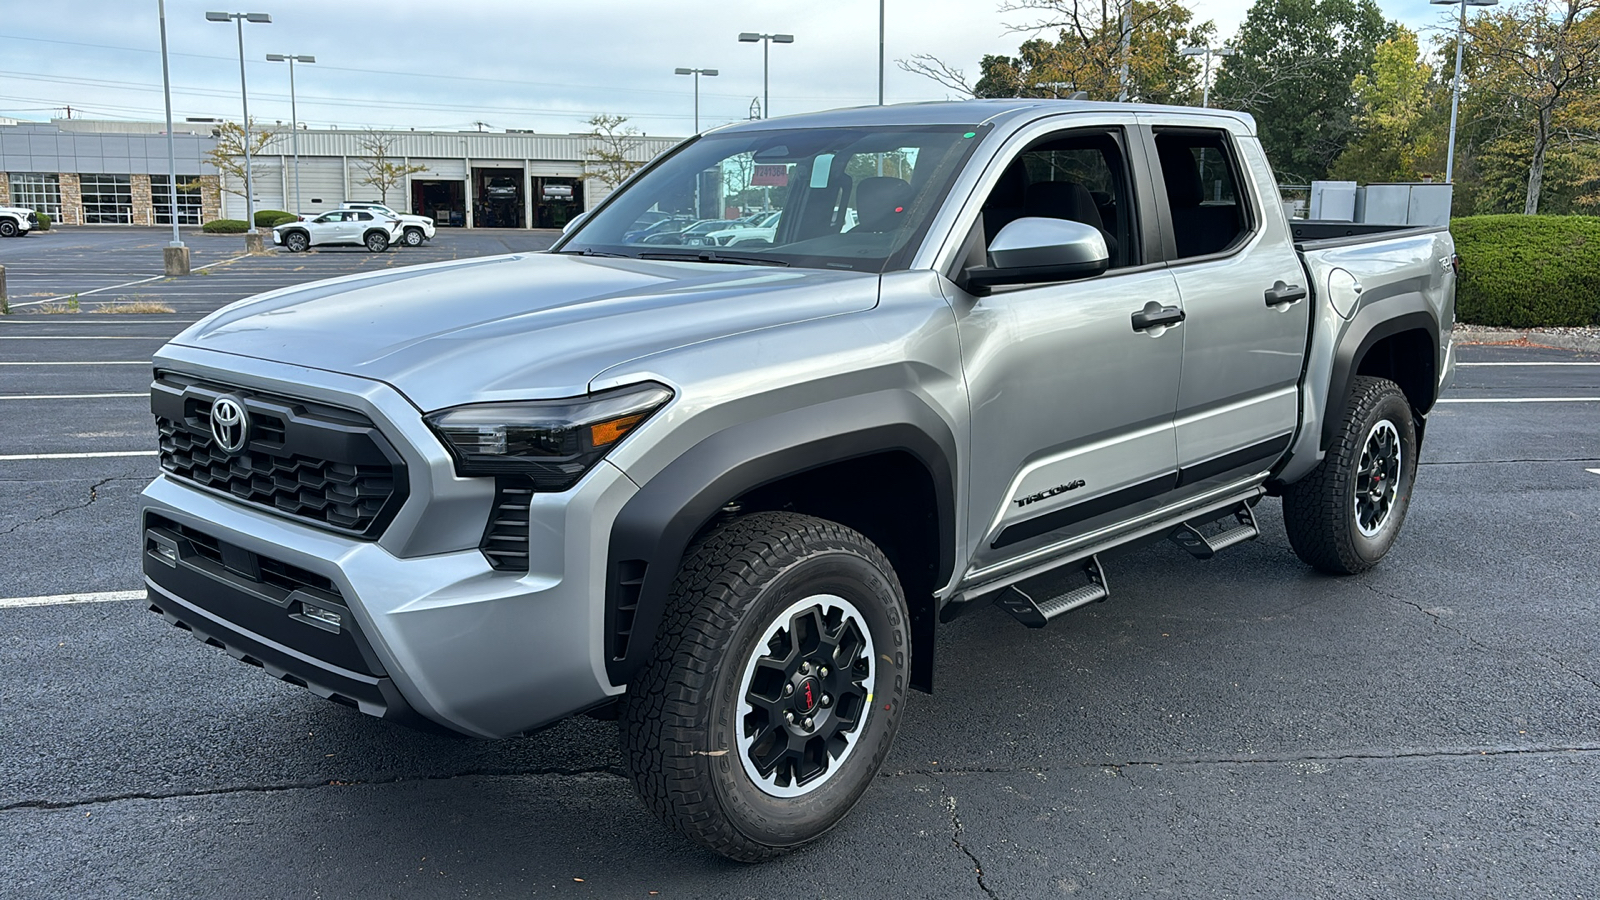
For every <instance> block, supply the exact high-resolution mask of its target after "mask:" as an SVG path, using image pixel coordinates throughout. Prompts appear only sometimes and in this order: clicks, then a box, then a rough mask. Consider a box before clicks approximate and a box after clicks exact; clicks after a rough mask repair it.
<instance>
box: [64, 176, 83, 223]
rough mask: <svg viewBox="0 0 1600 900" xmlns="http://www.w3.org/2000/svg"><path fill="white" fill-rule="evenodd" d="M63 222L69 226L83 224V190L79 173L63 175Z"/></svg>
mask: <svg viewBox="0 0 1600 900" xmlns="http://www.w3.org/2000/svg"><path fill="white" fill-rule="evenodd" d="M61 221H63V222H65V223H66V224H68V225H82V224H83V189H82V188H81V187H80V186H79V184H78V173H77V172H62V173H61Z"/></svg>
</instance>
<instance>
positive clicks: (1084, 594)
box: [994, 556, 1111, 628]
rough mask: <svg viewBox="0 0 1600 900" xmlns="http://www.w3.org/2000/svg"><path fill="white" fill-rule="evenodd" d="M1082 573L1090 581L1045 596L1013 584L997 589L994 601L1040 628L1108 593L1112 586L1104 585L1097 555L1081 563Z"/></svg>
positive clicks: (1106, 595) (1023, 620)
mask: <svg viewBox="0 0 1600 900" xmlns="http://www.w3.org/2000/svg"><path fill="white" fill-rule="evenodd" d="M1083 573H1084V574H1085V575H1087V576H1089V583H1088V584H1086V585H1084V586H1083V587H1081V588H1077V589H1075V590H1070V591H1067V592H1066V593H1064V594H1060V595H1058V596H1055V597H1050V598H1048V599H1044V600H1035V599H1034V598H1033V597H1032V596H1030V595H1029V594H1028V593H1027V592H1026V591H1024V590H1023V589H1022V588H1020V587H1018V586H1017V585H1012V586H1010V587H1008V588H1006V589H1005V590H1003V591H1001V592H1000V595H999V596H998V597H996V598H995V601H994V602H995V605H996V606H999V607H1000V608H1001V609H1003V610H1005V611H1006V612H1008V613H1010V614H1011V617H1012V618H1014V619H1016V620H1017V621H1018V622H1021V623H1022V624H1024V625H1026V626H1028V627H1029V628H1043V627H1044V626H1045V623H1047V622H1049V621H1050V620H1051V619H1054V618H1055V617H1056V616H1059V615H1061V614H1062V613H1066V612H1071V611H1072V610H1074V609H1077V608H1078V607H1080V606H1085V605H1087V604H1090V603H1096V602H1098V601H1101V600H1104V599H1106V598H1107V597H1109V596H1111V589H1110V588H1108V587H1107V586H1106V576H1105V573H1104V572H1103V571H1102V570H1101V568H1100V557H1099V556H1091V557H1089V561H1088V563H1086V564H1085V565H1084V567H1083Z"/></svg>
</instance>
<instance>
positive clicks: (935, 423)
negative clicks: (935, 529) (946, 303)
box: [605, 390, 957, 686]
mask: <svg viewBox="0 0 1600 900" xmlns="http://www.w3.org/2000/svg"><path fill="white" fill-rule="evenodd" d="M885 451H904V452H906V453H909V454H910V455H911V456H912V457H914V458H915V459H917V460H918V461H919V462H920V463H921V464H922V465H923V466H924V467H926V469H927V470H928V474H929V475H930V476H931V477H932V481H933V486H934V495H935V503H936V504H937V508H938V517H939V562H938V570H937V571H938V575H937V578H936V583H937V584H943V583H944V582H945V581H947V580H948V579H949V577H950V573H951V570H952V569H953V568H954V565H955V519H956V498H955V468H954V466H955V460H956V458H957V457H956V441H955V436H954V435H953V434H952V433H951V431H950V428H949V426H948V425H947V424H946V423H945V421H944V419H943V418H941V417H940V416H939V415H938V414H937V413H936V412H934V411H933V409H932V408H931V407H929V406H928V405H927V403H925V402H924V401H923V400H921V399H920V398H918V397H916V396H915V395H914V394H912V393H910V392H909V391H904V390H886V391H879V392H875V393H870V394H863V395H860V396H855V397H843V398H839V399H835V400H829V401H825V402H822V403H818V404H815V405H811V406H805V407H800V408H797V409H791V410H788V411H786V412H781V413H777V414H775V415H772V416H768V417H764V418H761V419H756V420H752V421H749V422H744V423H741V424H739V425H735V426H732V427H730V428H727V429H725V430H723V431H719V432H717V433H715V434H712V435H710V436H709V437H707V438H705V439H704V440H702V441H700V442H699V443H697V444H695V445H694V446H693V447H691V448H690V449H689V450H688V451H687V452H685V453H684V454H682V455H681V456H679V457H678V458H677V459H675V460H673V461H672V462H671V463H669V464H668V465H667V466H666V467H665V468H664V469H662V470H661V471H660V472H659V473H658V474H657V475H656V476H655V477H653V478H651V479H650V480H649V481H647V482H645V483H644V485H643V486H641V487H640V489H639V492H638V493H637V494H635V495H634V496H633V497H632V498H631V499H630V500H629V501H628V502H627V503H626V504H624V505H623V508H622V510H621V512H619V513H618V515H617V518H616V519H615V521H614V522H613V523H612V526H611V540H610V546H609V550H608V557H607V562H606V590H605V600H606V610H605V612H606V614H605V623H606V631H605V657H606V672H607V675H608V676H609V677H610V679H611V682H612V683H613V684H625V683H627V681H628V680H629V679H630V678H631V677H632V676H633V675H634V673H636V672H637V671H638V670H639V669H640V668H641V667H642V666H643V665H645V663H647V662H649V660H650V655H651V653H652V652H653V645H654V643H655V635H656V630H657V629H658V628H659V627H660V624H661V619H662V616H663V614H664V613H665V611H666V606H667V599H668V594H669V592H670V590H671V587H672V582H673V579H674V578H675V576H676V575H677V569H678V564H679V561H680V560H681V559H682V558H683V554H684V551H686V550H687V549H688V547H689V544H690V542H691V541H692V540H693V539H694V538H695V536H696V535H697V534H698V533H699V532H700V531H701V529H703V528H704V527H705V526H706V524H707V523H709V522H711V521H712V519H713V518H715V517H716V516H717V514H718V513H719V511H720V510H721V509H722V507H723V506H724V505H725V504H727V503H728V501H730V500H733V499H734V498H737V497H739V496H741V495H742V494H745V493H748V492H749V491H751V490H753V489H755V488H758V487H761V486H762V485H765V484H771V483H773V482H775V481H778V480H780V479H782V478H786V477H788V476H790V475H795V474H799V473H801V472H805V471H807V470H810V469H815V468H819V467H821V466H825V465H829V464H831V463H836V462H843V461H845V460H849V459H855V458H858V457H863V456H868V455H871V454H875V453H881V452H885ZM907 599H908V600H909V601H911V604H910V605H911V606H912V607H913V609H912V623H911V624H912V638H913V651H914V652H913V654H912V674H913V679H912V680H913V682H922V683H923V684H924V685H930V686H931V683H932V664H933V663H932V645H933V641H932V636H933V627H934V619H935V618H936V611H935V610H934V609H933V606H934V604H933V602H932V597H931V596H930V597H929V598H927V600H928V602H927V604H926V609H925V610H923V611H922V612H921V614H919V604H918V603H917V600H918V598H907ZM629 607H632V617H631V622H628V621H624V617H625V611H626V610H627V609H628V608H629ZM924 620H925V621H924ZM624 631H625V634H624ZM919 647H920V648H926V649H925V650H924V652H920V653H918V652H915V651H916V650H917V649H918V648H919ZM919 675H925V676H926V678H925V679H923V678H919V677H918V676H919Z"/></svg>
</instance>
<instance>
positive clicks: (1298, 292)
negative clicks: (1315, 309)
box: [1267, 281, 1306, 306]
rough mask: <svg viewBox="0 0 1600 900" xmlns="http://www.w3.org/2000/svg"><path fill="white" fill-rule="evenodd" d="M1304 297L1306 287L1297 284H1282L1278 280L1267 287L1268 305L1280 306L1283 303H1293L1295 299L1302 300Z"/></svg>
mask: <svg viewBox="0 0 1600 900" xmlns="http://www.w3.org/2000/svg"><path fill="white" fill-rule="evenodd" d="M1305 298H1306V289H1305V288H1303V287H1301V286H1300V285H1298V284H1284V283H1283V282H1281V281H1279V282H1276V283H1275V284H1273V285H1272V287H1269V288H1267V305H1268V306H1282V305H1283V304H1285V303H1293V302H1295V301H1296V300H1304V299H1305Z"/></svg>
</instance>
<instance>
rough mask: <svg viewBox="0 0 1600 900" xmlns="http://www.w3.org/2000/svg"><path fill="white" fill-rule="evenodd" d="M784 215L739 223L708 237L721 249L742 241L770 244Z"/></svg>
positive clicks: (779, 214)
mask: <svg viewBox="0 0 1600 900" xmlns="http://www.w3.org/2000/svg"><path fill="white" fill-rule="evenodd" d="M782 215H783V212H782V211H781V210H780V211H779V212H773V213H765V214H763V215H760V216H756V217H753V218H750V219H746V220H744V221H742V222H739V223H738V224H735V225H734V226H733V227H731V228H721V229H719V230H716V231H712V232H710V233H709V234H707V235H706V237H707V238H708V239H709V240H711V241H712V242H713V243H715V244H717V245H718V246H720V247H730V246H733V245H734V244H737V243H738V242H740V241H764V242H766V243H768V244H770V243H771V242H772V238H773V236H774V235H775V234H776V233H777V231H778V219H779V217H781V216H782Z"/></svg>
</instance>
